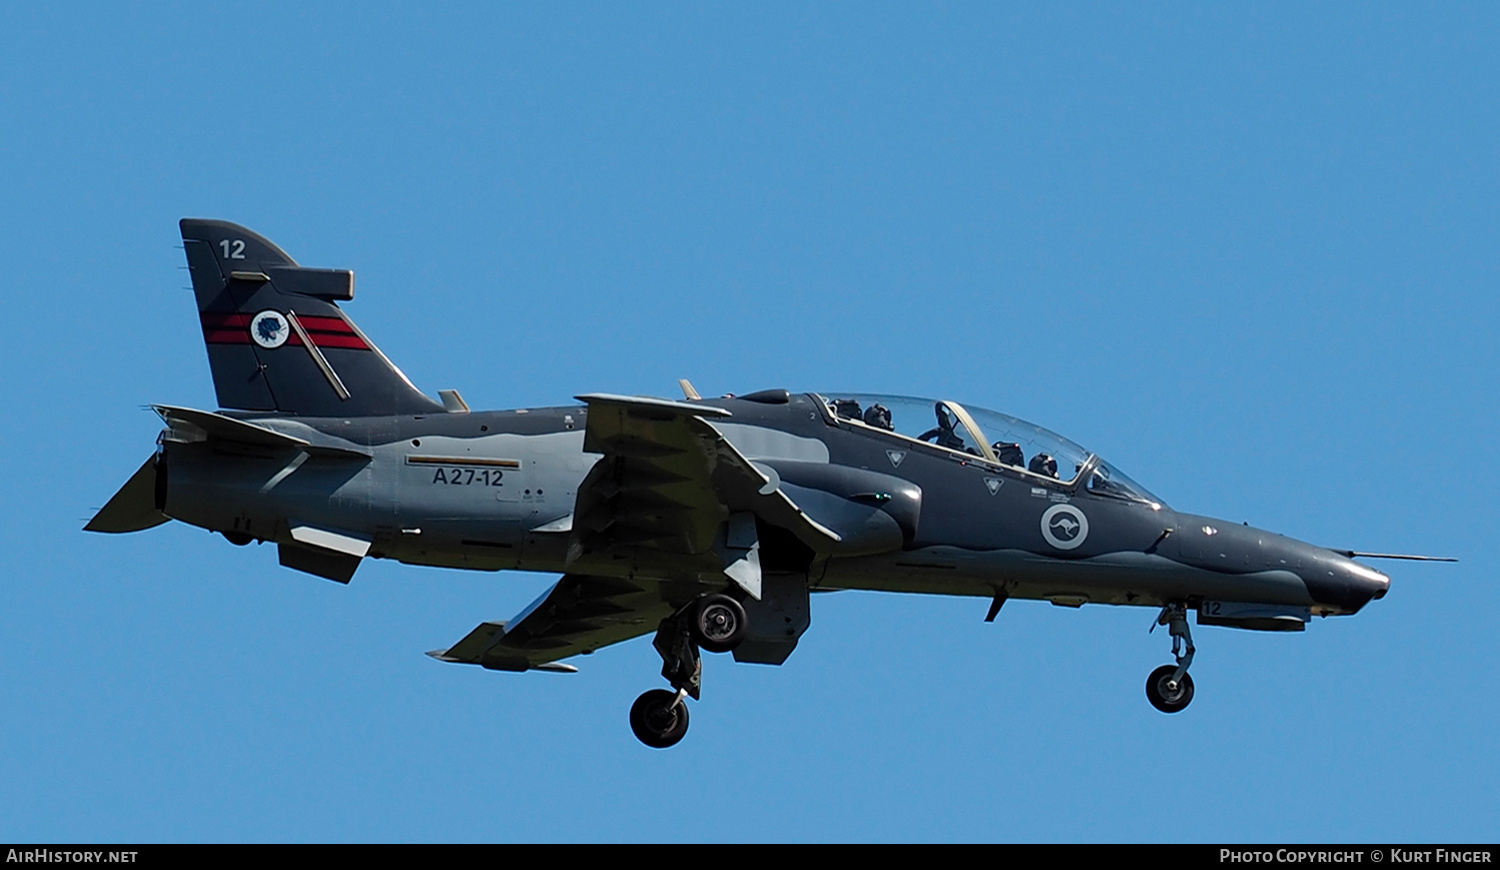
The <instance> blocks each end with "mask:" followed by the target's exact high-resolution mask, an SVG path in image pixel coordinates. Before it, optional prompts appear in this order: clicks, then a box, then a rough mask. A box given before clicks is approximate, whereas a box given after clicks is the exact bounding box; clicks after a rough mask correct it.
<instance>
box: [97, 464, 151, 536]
mask: <svg viewBox="0 0 1500 870" xmlns="http://www.w3.org/2000/svg"><path fill="white" fill-rule="evenodd" d="M167 519H168V517H167V515H166V514H164V513H162V512H161V511H159V510H157V508H156V457H155V456H154V455H153V456H152V457H151V458H150V459H147V460H146V462H145V464H144V465H142V466H141V467H140V468H139V469H137V470H136V472H135V474H132V475H131V476H130V479H129V480H127V481H125V485H124V486H122V487H120V491H119V492H117V493H115V494H114V497H113V498H111V499H110V500H109V503H108V504H106V505H105V506H104V507H103V508H102V509H101V510H100V511H99V513H97V514H95V515H94V518H93V519H91V520H89V524H88V525H86V526H84V527H83V530H84V531H86V532H110V533H119V532H139V531H141V530H142V529H150V528H154V527H156V526H159V525H161V524H162V523H164V522H166V521H167Z"/></svg>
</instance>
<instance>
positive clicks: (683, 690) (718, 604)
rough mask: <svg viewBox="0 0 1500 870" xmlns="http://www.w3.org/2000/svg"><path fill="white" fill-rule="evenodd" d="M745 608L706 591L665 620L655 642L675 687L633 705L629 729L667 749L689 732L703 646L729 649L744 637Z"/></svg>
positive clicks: (700, 679) (664, 671) (652, 693)
mask: <svg viewBox="0 0 1500 870" xmlns="http://www.w3.org/2000/svg"><path fill="white" fill-rule="evenodd" d="M748 628H749V619H748V618H747V617H746V615H745V608H744V607H743V606H742V605H741V604H740V603H739V602H738V601H736V600H734V599H733V598H730V597H729V596H728V595H723V594H714V595H705V596H703V597H701V598H698V599H696V600H694V601H691V602H689V603H688V604H687V606H685V607H683V608H682V609H680V610H678V611H677V612H676V613H674V614H672V615H671V616H669V617H667V618H666V619H663V620H662V621H661V627H660V628H658V629H657V630H656V638H655V639H654V640H653V641H652V642H651V645H652V646H654V647H656V651H657V652H658V653H660V654H661V660H662V666H661V675H662V676H663V677H666V679H667V682H668V683H671V685H672V689H673V690H674V691H667V690H666V689H652V690H651V691H649V692H646V693H645V694H643V695H641V696H640V697H639V698H637V699H635V704H633V705H632V706H631V708H630V730H631V731H634V732H635V736H636V737H637V738H638V739H639V740H640V741H641V742H642V743H644V744H646V745H647V746H650V747H651V748H652V749H666V748H667V747H668V746H673V745H675V744H676V743H677V741H679V740H681V739H682V737H683V735H685V734H687V729H688V709H687V702H686V699H687V696H688V695H692V696H693V700H695V701H696V700H698V696H699V692H700V690H701V689H702V685H703V661H702V659H701V658H700V657H699V656H698V650H699V649H700V648H701V649H705V650H707V651H709V652H729V651H731V650H733V649H734V648H735V647H737V646H739V645H740V641H742V640H744V639H745V632H746V630H747V629H748Z"/></svg>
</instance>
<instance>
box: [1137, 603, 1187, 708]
mask: <svg viewBox="0 0 1500 870" xmlns="http://www.w3.org/2000/svg"><path fill="white" fill-rule="evenodd" d="M1158 625H1165V626H1166V627H1167V630H1168V631H1169V632H1170V633H1171V635H1172V655H1173V657H1174V658H1176V659H1177V664H1175V665H1162V666H1161V667H1159V668H1157V669H1156V670H1154V671H1152V672H1151V676H1149V677H1147V678H1146V698H1147V700H1149V701H1150V702H1151V706H1153V707H1155V708H1156V709H1158V710H1160V711H1162V712H1163V713H1176V712H1178V711H1179V710H1182V709H1184V708H1186V707H1187V705H1188V704H1190V703H1192V700H1193V678H1192V677H1190V676H1188V672H1187V669H1188V666H1189V665H1191V664H1192V663H1193V651H1194V650H1193V633H1192V631H1190V630H1189V629H1188V622H1187V607H1186V605H1184V604H1183V603H1182V602H1180V601H1173V602H1169V603H1168V604H1167V605H1166V606H1165V607H1163V608H1162V609H1161V614H1160V615H1158V616H1157V617H1156V622H1154V623H1153V624H1152V625H1151V629H1152V631H1155V630H1156V626H1158ZM1184 641H1186V643H1187V649H1186V651H1184V650H1183V642H1184Z"/></svg>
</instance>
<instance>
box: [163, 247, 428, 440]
mask: <svg viewBox="0 0 1500 870" xmlns="http://www.w3.org/2000/svg"><path fill="white" fill-rule="evenodd" d="M181 227H182V246H183V248H184V250H186V252H187V261H188V270H189V271H190V272H191V274H192V276H193V294H194V295H195V296H196V297H197V300H198V315H199V318H200V320H201V322H202V325H203V340H204V343H205V344H207V346H208V365H209V368H210V369H211V370H212V371H213V378H214V391H215V392H216V393H217V394H218V398H219V406H220V407H222V408H238V409H241V410H245V411H272V412H277V413H282V414H289V415H301V416H307V417H375V416H389V415H396V414H427V413H442V411H443V406H442V405H440V404H438V403H437V402H434V401H433V400H432V399H430V398H428V397H427V396H425V395H423V394H422V393H421V392H419V391H418V390H417V388H416V387H414V386H412V384H411V381H409V380H407V379H406V375H404V374H402V373H401V370H400V369H398V368H396V367H395V366H394V365H392V364H391V361H390V360H389V359H387V358H386V356H385V354H383V353H381V352H380V349H379V348H377V347H376V346H375V345H374V344H373V343H372V342H371V341H370V340H369V339H368V338H366V337H365V334H364V333H363V332H361V331H360V330H359V327H357V326H355V325H354V322H353V321H352V320H350V319H349V318H348V317H346V316H344V313H343V311H341V310H340V309H339V307H338V305H337V304H336V303H337V302H347V301H349V300H351V299H353V298H354V273H353V272H350V271H348V270H344V269H306V268H303V267H301V266H298V265H297V262H296V261H295V260H293V259H292V258H291V257H289V256H287V255H286V252H284V251H282V250H281V249H280V248H278V247H276V245H274V244H272V243H271V242H269V241H267V240H266V239H264V238H262V237H261V236H259V235H257V234H256V233H253V232H251V231H250V230H247V229H245V228H244V227H242V226H238V225H236V224H232V223H228V222H226V221H213V220H200V219H195V218H184V219H183V220H182V222H181Z"/></svg>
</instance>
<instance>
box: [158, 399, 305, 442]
mask: <svg viewBox="0 0 1500 870" xmlns="http://www.w3.org/2000/svg"><path fill="white" fill-rule="evenodd" d="M151 410H153V411H155V412H156V413H157V414H159V415H161V418H162V420H164V421H165V422H166V424H167V425H168V426H171V427H172V428H173V429H174V430H176V431H177V433H178V435H181V436H186V437H187V438H189V439H191V440H194V441H207V440H208V439H210V438H214V439H217V440H220V441H236V442H239V443H240V444H254V445H257V446H260V447H306V446H307V441H305V440H303V439H301V438H294V437H292V436H291V435H283V434H281V433H280V432H277V431H275V430H273V429H267V428H266V427H264V426H257V425H255V424H254V423H247V422H246V421H244V420H236V419H235V418H233V417H227V416H225V415H223V414H215V413H214V412H213V411H197V410H194V409H192V408H176V407H173V406H171V405H152V406H151Z"/></svg>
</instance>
